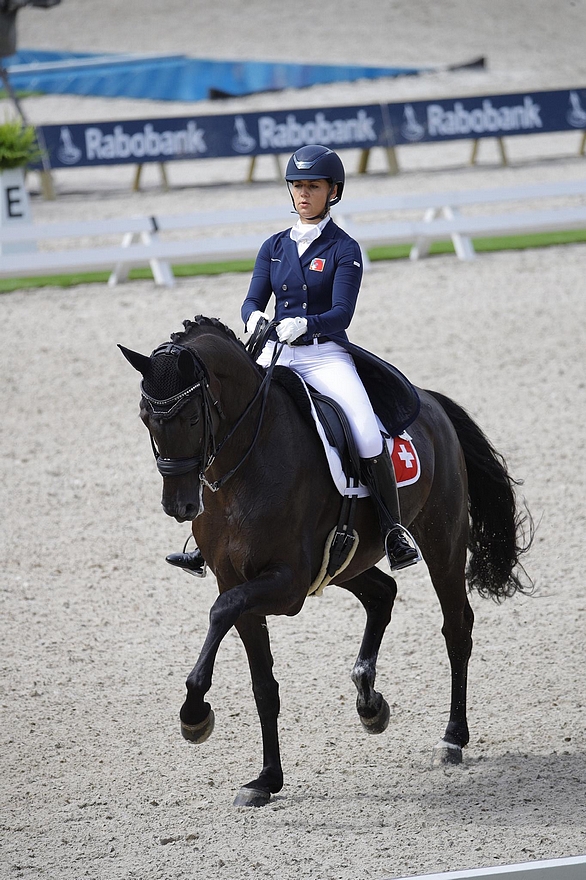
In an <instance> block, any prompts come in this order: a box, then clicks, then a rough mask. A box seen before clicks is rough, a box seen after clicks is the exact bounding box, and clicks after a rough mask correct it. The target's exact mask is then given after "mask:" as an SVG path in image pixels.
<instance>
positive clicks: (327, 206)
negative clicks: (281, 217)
mask: <svg viewBox="0 0 586 880" xmlns="http://www.w3.org/2000/svg"><path fill="white" fill-rule="evenodd" d="M335 188H336V184H335V183H331V184H330V190H329V192H328V195H327V197H326V203H325V205H324V208H323V211H322V212H321V214H316V215H315V217H307V218H306V219H307V220H323V219H324V217H326V216H327V215H328V214H329V213H330V208H331V205H330V199H331V197H332V194H333V192H334V189H335ZM287 189H288V190H289V195H290V196H291V201H292V202H293V210H292V211H291V213H292V214H299V211H298V210H297V208H296V207H295V199H294V198H293V193H292V192H291V188H290V186H289V181H287Z"/></svg>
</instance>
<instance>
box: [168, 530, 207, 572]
mask: <svg viewBox="0 0 586 880" xmlns="http://www.w3.org/2000/svg"><path fill="white" fill-rule="evenodd" d="M188 541H189V539H188ZM188 541H186V542H185V545H184V547H183V553H169V555H168V556H167V557H166V560H167V562H168V563H169V565H176V566H177V567H178V568H182V569H183V571H186V572H188V573H189V574H192V575H194V577H198V578H204V577H205V576H206V574H207V566H206V561H205V559H204V558H203V556H202V553H201V550H200V549H199V547H196V548H195V550H193V551H192V552H191V553H186V552H185V547H187V543H188Z"/></svg>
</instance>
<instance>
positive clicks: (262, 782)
mask: <svg viewBox="0 0 586 880" xmlns="http://www.w3.org/2000/svg"><path fill="white" fill-rule="evenodd" d="M236 629H237V630H238V633H239V635H240V638H241V639H242V643H243V645H244V648H245V650H246V654H247V656H248V665H249V667H250V676H251V679H252V692H253V694H254V699H255V702H256V708H257V711H258V717H259V719H260V727H261V732H262V745H263V767H262V770H261V772H260V775H259V776H258V777H257V778H256V779H253V780H252V782H248V783H247V784H246V785H243V786H242V788H241V789H240V791H239V792H238V794H237V796H236V799H235V801H234V804H235V806H238V807H242V806H244V807H260V806H263V805H264V804H266V803H267V802H268V800H269V798H270V796H271V794H274V793H275V792H277V791H280V790H281V788H282V787H283V770H282V767H281V757H280V749H279V733H278V729H277V718H278V716H279V709H280V701H279V685H278V684H277V682H276V680H275V677H274V676H273V671H272V670H273V657H272V654H271V648H270V643H269V631H268V628H267V624H266V618H265V617H257V616H256V615H253V614H244V615H242V617H241V618H240V619H239V620H238V621H237V622H236Z"/></svg>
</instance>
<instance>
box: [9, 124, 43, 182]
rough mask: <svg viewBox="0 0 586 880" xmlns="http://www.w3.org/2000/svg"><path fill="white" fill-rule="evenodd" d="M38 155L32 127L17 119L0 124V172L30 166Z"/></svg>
mask: <svg viewBox="0 0 586 880" xmlns="http://www.w3.org/2000/svg"><path fill="white" fill-rule="evenodd" d="M40 155H41V151H40V149H39V145H38V143H37V135H36V132H35V129H34V126H32V125H25V124H24V123H23V122H21V121H20V120H18V119H12V120H8V121H7V122H2V123H0V171H6V170H7V169H8V168H22V167H24V166H26V165H30V164H31V163H32V162H35V161H37V160H38V159H39V158H40Z"/></svg>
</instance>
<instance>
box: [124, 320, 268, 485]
mask: <svg viewBox="0 0 586 880" xmlns="http://www.w3.org/2000/svg"><path fill="white" fill-rule="evenodd" d="M273 326H274V325H273V324H272V323H271V324H269V322H268V321H266V322H265V325H264V326H263V327H262V328H260V332H256V333H255V334H254V335H253V337H251V339H250V341H249V343H248V345H247V346H246V348H247V350H248V352H249V354H251V356H252V357H253V358H254V359H255V360H256V354H257V353H258V351H259V350H261V349H262V347H263V346H264V342H265V341H266V338H267V336H268V334H269V332H270V331H271V330H272V327H273ZM282 347H283V346H282V345H280V346H275V351H274V353H273V357H272V359H271V363H270V365H269V367H268V368H267V370H266V372H265V375H264V377H263V379H262V381H261V383H260V385H259V386H258V388H257V390H256V392H255V394H254V396H253V398H252V400H251V401H250V402H249V403H248V405H247V406H246V407H245V409H244V411H243V412H242V413H241V415H240V416H239V417H238V419H237V420H236V421H235V422H234V424H233V425H232V427H231V428H230V430H229V431H228V433H227V434H226V435H225V436H224V438H223V439H222V440H221V441H220V442H219V443H217V442H216V437H215V434H214V425H213V419H212V413H213V409H216V411H217V412H218V415H219V416H220V418H221V419H225V418H226V416H225V414H224V412H223V410H222V406H221V404H220V401H219V400H216V399H215V397H214V395H213V393H212V391H211V389H210V380H209V375H208V371H207V369H206V366H205V364H204V362H203V361H202V360H201V358H200V357H199V356H198V355H197V353H196V352H194V351H192V349H190V348H187V347H186V346H183V345H178V344H177V343H168V344H166V345H162V346H160V347H159V348H157V349H156V350H155V351H154V352H153V355H152V356H153V357H154V356H156V355H157V354H162V353H169V354H176V355H177V356H179V354H180V353H181V352H182V351H186V352H188V354H190V355H191V357H192V358H193V362H194V368H195V371H194V378H195V379H197V382H195V383H194V384H193V385H191V386H190V387H189V388H185V389H184V390H183V391H180V392H179V393H178V394H175V395H173V396H172V397H168V398H166V399H164V400H158V399H156V398H154V397H152V396H151V395H149V394H147V393H146V392H145V390H144V380H143V382H141V392H142V397H143V400H144V401H145V403H146V405H147V408H148V409H149V410H150V411H151V412H152V413H153V415H155V416H158V417H159V418H162V419H165V420H167V419H170V418H173V417H174V416H175V415H176V414H177V413H178V412H179V410H180V409H181V408H182V407H183V406H184V405H185V404H186V403H187V402H188V401H189V400H191V399H192V398H193V397H194V396H195V395H196V394H197V393H199V392H201V401H202V402H201V415H202V419H203V438H202V444H201V450H202V452H201V455H196V456H191V457H188V458H164V457H163V456H162V455H161V454H160V452H159V450H158V449H157V446H156V443H155V440H154V437H153V435H152V433H151V432H150V431H149V434H150V438H151V447H152V450H153V454H154V456H155V461H156V463H157V469H158V471H159V473H160V474H161V476H163V477H178V476H182V475H183V474H188V473H191V472H192V471H195V470H196V471H198V477H199V481H200V482H201V483H202V484H203V485H204V486H206V487H207V488H208V489H209V490H210V491H211V492H217V491H218V490H219V489H221V488H222V486H223V485H224V484H225V483H226V482H227V481H228V480H229V479H230V477H232V476H233V475H234V474H235V473H236V471H237V470H238V469H239V468H240V467H241V466H242V465H243V464H244V462H245V461H246V459H247V458H248V456H249V455H250V453H251V452H252V450H253V448H254V445H255V443H256V441H257V439H258V436H259V434H260V430H261V427H262V423H263V418H264V414H265V409H266V404H267V399H268V391H269V387H270V382H271V378H272V374H273V369H274V366H275V364H276V361H277V359H278V357H279V354H280V352H281V349H282ZM259 399H260V413H259V416H258V423H257V426H256V431H255V433H254V437H253V439H252V442H251V443H250V446H249V447H248V449H247V450H246V452H245V453H244V455H243V456H242V458H241V459H240V461H239V462H238V463H237V464H236V465H235V467H233V468H232V469H231V470H230V471H228V472H227V473H225V474H224V475H223V476H222V477H220V479H218V480H214V481H213V482H211V481H210V480H208V478H207V477H206V471H208V470H209V468H211V466H212V465H213V463H214V462H215V460H216V458H217V457H218V455H219V454H220V452H221V451H222V449H223V448H224V446H225V445H226V443H227V442H228V441H229V440H230V439H231V438H232V437H233V436H234V434H235V433H236V431H237V430H238V428H239V427H240V425H241V424H242V423H243V422H244V421H245V419H246V418H247V416H248V415H249V413H250V412H251V411H252V409H253V407H254V406H255V404H256V403H257V401H258V400H259Z"/></svg>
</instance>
